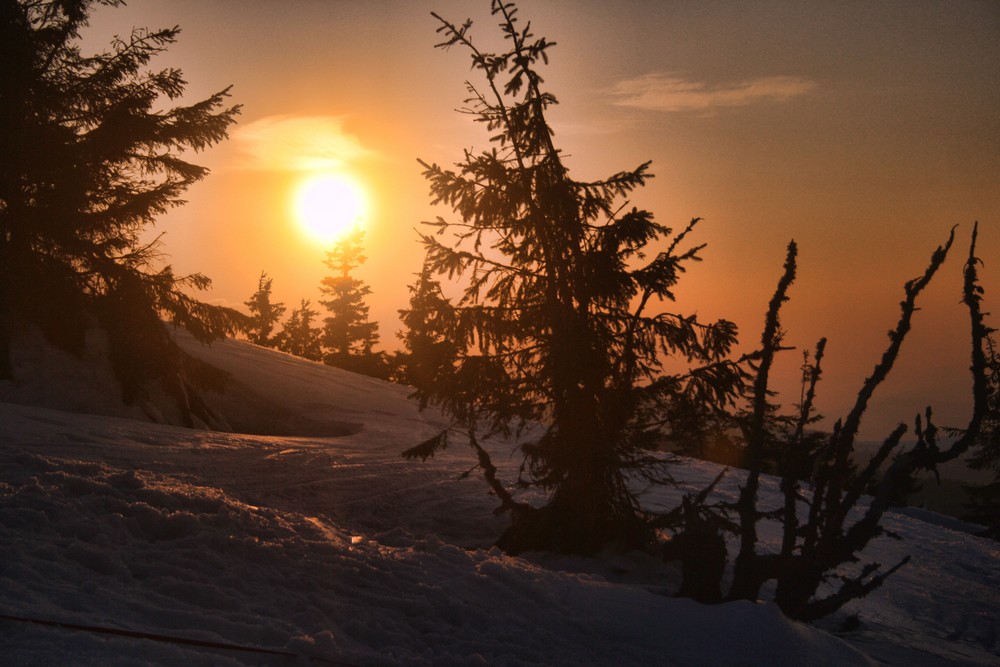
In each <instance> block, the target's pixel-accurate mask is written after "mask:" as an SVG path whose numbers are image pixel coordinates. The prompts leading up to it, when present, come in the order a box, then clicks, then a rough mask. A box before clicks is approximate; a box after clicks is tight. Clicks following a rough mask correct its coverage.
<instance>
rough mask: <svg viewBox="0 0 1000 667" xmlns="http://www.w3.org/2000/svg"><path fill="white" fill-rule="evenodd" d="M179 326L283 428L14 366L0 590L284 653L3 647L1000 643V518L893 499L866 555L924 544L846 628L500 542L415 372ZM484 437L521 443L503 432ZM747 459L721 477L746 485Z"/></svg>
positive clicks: (306, 655) (57, 640)
mask: <svg viewBox="0 0 1000 667" xmlns="http://www.w3.org/2000/svg"><path fill="white" fill-rule="evenodd" d="M180 338H181V341H182V343H183V344H184V345H185V346H187V347H188V348H189V349H190V350H191V351H192V352H193V353H195V354H198V355H200V356H203V357H205V358H206V359H209V360H210V361H212V362H213V363H215V364H217V365H219V366H220V367H222V368H224V369H226V370H228V371H229V372H231V373H233V375H234V376H235V378H236V379H237V385H236V388H235V390H234V391H233V393H232V394H231V395H229V397H228V398H225V399H221V400H226V401H229V404H228V410H229V414H230V415H232V416H233V418H232V419H231V423H233V424H242V425H243V426H244V427H245V428H247V429H248V430H255V431H256V432H258V433H269V435H243V434H232V433H219V432H208V431H199V430H192V429H184V428H179V427H174V426H168V425H162V424H150V423H147V422H142V421H137V420H132V419H127V418H123V417H121V416H96V415H88V414H80V413H81V412H87V411H89V410H92V411H97V412H104V413H105V414H107V413H108V412H113V410H118V408H113V410H112V408H109V407H108V406H109V405H110V403H109V402H108V399H107V394H106V392H101V391H92V392H87V393H75V394H74V395H73V396H72V397H69V398H67V397H65V396H63V397H60V396H59V394H60V393H65V390H66V388H67V386H69V384H64V385H59V384H58V383H53V382H52V381H51V379H50V380H48V381H47V382H48V384H47V385H46V384H45V383H39V382H35V383H34V384H32V383H26V384H25V385H24V386H27V387H28V388H29V389H30V392H27V391H22V392H20V394H19V393H18V387H16V386H11V383H7V384H6V386H3V387H0V395H2V396H4V397H5V398H7V400H11V397H17V396H20V397H21V398H22V400H20V401H19V402H29V403H35V404H36V405H46V406H49V407H46V408H40V407H34V406H31V405H15V404H13V403H0V434H2V442H0V614H2V615H4V616H6V617H22V618H31V619H38V620H46V621H53V622H59V623H63V624H72V625H78V626H93V627H99V628H109V629H117V630H125V631H132V632H141V633H149V634H151V635H157V636H161V637H163V636H167V637H175V638H179V639H184V640H193V641H203V642H209V643H213V644H220V645H221V644H225V645H236V646H243V647H255V648H258V649H264V650H268V651H271V653H254V652H249V651H241V650H236V649H233V648H220V647H218V646H214V647H209V646H195V645H191V644H189V643H188V644H185V643H175V642H168V641H154V640H152V639H148V638H139V637H128V636H120V635H112V634H106V633H98V632H92V631H84V630H80V629H70V628H67V627H53V626H46V625H39V624H36V623H27V622H23V621H13V620H0V663H2V664H5V665H66V664H73V665H135V664H153V665H302V664H315V665H325V664H338V665H706V666H707V665H734V666H735V665H778V666H781V665H806V664H808V665H871V664H893V665H897V664H898V665H987V664H996V662H997V660H998V656H997V651H998V648H1000V643H998V637H997V620H996V619H997V618H998V614H1000V596H998V595H997V591H998V590H1000V570H998V568H997V564H998V562H1000V550H998V545H997V544H996V543H994V542H988V541H984V540H980V539H977V538H974V537H971V536H969V535H967V534H965V533H962V532H957V531H952V530H948V529H946V528H943V527H940V526H935V525H932V524H931V523H928V522H926V521H921V520H919V518H915V517H910V516H903V515H890V516H888V518H887V522H886V523H887V526H888V528H889V529H890V530H892V531H893V532H895V533H897V534H899V535H900V536H901V538H902V539H901V540H898V541H894V540H888V539H885V540H880V541H879V542H878V543H876V544H874V545H872V547H871V548H870V550H869V552H866V553H865V554H864V555H865V556H866V557H867V558H868V559H872V560H877V561H879V562H882V563H884V564H887V565H891V564H892V563H895V562H897V561H898V560H899V559H900V558H902V557H903V556H904V555H906V554H911V555H912V556H913V561H912V562H911V564H910V565H908V566H907V567H905V568H903V569H902V570H900V572H898V573H897V574H896V575H894V576H893V577H891V578H890V579H889V580H888V582H887V583H886V585H885V586H884V587H883V588H882V589H880V590H879V591H876V592H875V593H874V594H872V595H871V596H869V597H868V598H866V599H865V600H861V601H857V602H855V603H853V604H852V606H851V607H850V608H849V609H846V610H844V612H843V613H842V614H840V615H839V616H838V617H836V618H833V619H829V622H828V623H827V624H826V625H825V626H824V627H825V628H826V629H827V630H831V631H832V630H833V629H836V628H837V627H838V626H839V625H840V624H841V623H842V622H843V620H844V619H845V618H846V617H847V615H849V614H853V613H859V614H860V626H859V628H858V629H855V630H853V631H851V632H849V633H844V634H842V635H841V636H839V637H838V636H835V635H834V634H833V633H832V632H828V631H827V630H824V629H821V628H814V627H809V626H806V625H802V624H799V623H794V622H791V621H788V620H787V619H785V618H783V617H782V616H781V614H780V613H779V612H778V611H777V610H776V608H775V607H774V606H773V605H770V604H749V603H734V604H725V605H717V606H704V605H699V604H696V603H693V602H691V601H689V600H683V599H676V598H672V597H670V596H669V592H670V591H672V590H673V589H674V588H676V585H677V583H678V581H677V577H678V575H677V571H676V569H675V568H674V567H673V566H671V565H664V564H662V563H660V562H658V561H656V560H655V559H652V558H650V557H648V556H643V555H641V554H615V553H607V554H603V555H602V556H601V557H598V558H557V557H553V556H544V555H529V556H527V557H523V558H513V557H509V556H506V555H504V554H502V553H501V552H500V551H498V550H497V549H495V548H491V547H490V544H491V541H492V539H494V538H495V537H496V536H497V535H498V534H499V531H500V530H501V529H502V526H503V519H502V518H501V519H498V518H495V517H493V516H492V513H491V512H492V508H493V502H492V499H491V498H490V497H489V496H488V495H487V493H486V491H485V487H484V485H483V483H482V482H481V480H479V479H478V477H477V476H476V475H475V474H473V475H471V476H470V477H469V478H467V479H459V478H460V476H461V474H462V473H463V472H465V471H467V470H469V469H470V468H471V467H472V466H473V464H474V460H473V458H472V457H471V456H470V454H469V452H468V451H466V449H465V448H464V447H462V446H461V444H460V443H457V442H456V443H455V444H454V445H452V447H451V448H450V449H449V450H447V451H446V452H444V453H443V454H440V455H439V456H438V457H437V458H436V459H432V460H431V461H428V462H427V463H423V464H421V463H413V462H408V461H405V460H403V459H402V458H401V457H400V454H399V453H400V451H402V450H403V449H405V448H407V447H409V446H412V445H414V444H416V443H417V442H419V441H420V440H422V439H424V438H426V437H428V436H429V435H432V434H433V433H435V432H436V431H437V430H439V429H440V428H441V427H442V426H443V425H444V424H445V423H446V422H445V421H444V419H443V418H442V417H441V416H440V415H437V414H435V413H433V412H431V411H425V412H420V411H418V410H417V408H416V406H415V405H414V404H413V402H411V401H409V400H408V399H407V398H406V396H407V390H406V389H405V388H403V387H398V386H394V385H391V384H387V383H383V382H379V381H377V380H373V379H370V378H365V377H362V376H358V375H354V374H351V373H348V372H345V371H341V370H338V369H334V368H329V367H326V366H323V365H320V364H314V363H311V362H308V361H303V360H299V359H296V358H293V357H290V356H288V355H284V354H281V353H278V352H273V351H270V350H264V349H261V348H257V347H254V346H251V345H248V344H244V343H238V342H233V341H227V342H223V343H217V344H215V345H214V346H212V347H211V348H202V347H199V346H197V345H196V344H194V343H193V342H192V341H190V340H189V339H188V338H187V337H185V336H180ZM84 376H86V377H93V378H97V377H100V378H101V380H102V381H104V379H105V378H104V376H102V375H101V374H100V373H99V372H97V374H96V375H93V374H91V375H87V373H84ZM76 377H77V378H78V379H79V377H80V374H79V372H77V375H76ZM0 384H3V383H0ZM28 393H30V394H31V397H30V400H23V397H24V396H25V395H27V394H28ZM91 397H92V398H93V400H94V402H95V403H100V405H88V400H89V399H90V398H91ZM54 407H55V408H59V409H53V408H54ZM67 409H70V410H75V411H76V412H77V413H76V414H74V413H70V412H65V411H63V410H67ZM119 414H120V413H119ZM296 429H301V431H300V432H299V433H298V434H296ZM303 433H304V434H306V436H305V437H302V434H303ZM490 446H491V447H493V449H494V456H495V458H496V459H497V461H498V462H501V463H503V464H504V465H506V466H508V467H510V468H512V467H515V466H516V464H517V460H516V458H515V457H513V456H510V451H511V445H510V444H509V443H503V442H492V443H490ZM717 470H718V469H717V467H715V466H713V465H710V464H706V463H701V462H689V463H687V464H685V465H683V466H681V467H680V468H679V469H678V471H677V476H678V478H679V479H680V480H681V487H680V488H679V489H670V490H660V491H658V492H657V495H655V496H653V497H651V498H649V499H648V502H649V503H650V505H651V506H656V505H660V506H670V505H671V504H673V503H676V502H677V500H678V498H679V497H680V495H681V494H682V493H684V492H686V491H689V490H694V489H699V488H701V487H702V486H704V485H705V484H706V483H707V482H708V481H709V480H711V479H712V478H713V477H714V475H715V474H717ZM737 483H738V479H737V478H736V477H731V478H730V479H728V480H727V481H726V482H725V483H724V484H723V485H722V488H720V490H719V493H720V494H728V495H732V494H735V492H736V485H737ZM774 492H775V486H774V485H773V484H772V485H771V486H769V487H766V489H765V493H774ZM772 532H773V531H772ZM765 539H771V540H776V539H777V534H776V533H774V534H773V535H770V536H768V534H767V533H766V531H765Z"/></svg>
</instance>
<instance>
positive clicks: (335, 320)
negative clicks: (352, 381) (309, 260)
mask: <svg viewBox="0 0 1000 667" xmlns="http://www.w3.org/2000/svg"><path fill="white" fill-rule="evenodd" d="M363 241H364V232H363V231H361V230H355V231H353V232H351V233H350V234H349V235H347V236H345V237H344V238H343V239H342V240H340V241H339V242H338V243H337V244H336V245H335V246H334V248H333V250H331V251H329V252H327V254H326V260H325V261H324V263H325V264H326V266H327V267H328V268H329V269H330V270H331V271H333V275H330V276H326V277H324V278H323V280H322V281H321V282H320V288H319V290H320V292H321V293H323V294H324V295H326V296H328V297H329V298H328V299H326V300H321V301H320V303H321V304H322V305H323V307H324V308H326V309H327V311H329V313H330V315H329V316H328V317H326V318H325V319H324V320H323V336H322V339H321V343H322V346H323V352H324V354H323V360H324V361H325V362H326V363H328V364H330V365H332V366H340V367H342V368H348V369H350V370H359V369H360V368H362V367H363V366H364V365H365V363H366V362H371V361H372V360H373V359H374V358H375V357H376V354H375V353H374V351H373V350H374V347H375V345H377V344H378V340H379V335H378V323H377V322H370V321H369V320H368V304H367V303H365V298H366V297H367V296H368V295H369V294H371V288H370V287H369V286H368V285H367V284H366V283H365V282H364V281H363V280H360V279H358V278H355V277H354V276H353V275H352V273H353V272H354V271H355V270H356V269H358V268H359V267H360V266H362V265H363V264H364V263H365V260H366V259H367V258H366V257H365V256H364V254H363Z"/></svg>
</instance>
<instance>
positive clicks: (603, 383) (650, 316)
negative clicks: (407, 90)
mask: <svg viewBox="0 0 1000 667" xmlns="http://www.w3.org/2000/svg"><path fill="white" fill-rule="evenodd" d="M492 11H493V14H494V15H495V16H497V17H498V18H499V20H500V27H501V30H502V33H503V37H504V39H505V41H506V46H505V49H506V50H505V51H503V52H500V53H490V52H483V51H480V50H479V49H478V48H477V47H476V46H475V45H474V44H473V42H472V41H471V40H470V38H469V29H470V26H471V22H468V21H467V22H466V23H465V24H464V25H461V26H457V25H455V24H452V23H450V22H448V21H446V20H444V19H441V18H440V17H438V16H437V15H436V14H435V15H434V16H435V17H436V18H438V20H439V21H440V27H439V29H438V30H439V32H440V33H442V34H443V42H442V43H441V44H439V45H438V46H440V47H442V48H450V47H453V46H460V47H463V48H464V49H466V50H467V51H468V53H469V54H470V57H471V60H472V67H473V69H474V70H476V71H477V72H478V73H479V74H481V75H482V76H483V78H484V79H485V86H484V87H483V88H478V87H476V86H474V85H472V84H468V89H469V91H470V98H469V99H468V101H467V104H468V106H467V108H466V109H464V111H465V112H466V113H468V114H469V115H471V116H472V117H473V118H474V119H475V120H477V121H479V122H481V123H482V124H483V125H484V126H485V128H486V129H487V131H488V132H489V133H490V138H491V139H490V140H491V142H492V147H491V148H490V149H488V150H485V151H483V152H481V153H473V152H471V151H466V152H465V154H464V157H463V158H462V161H461V162H460V163H459V164H458V165H457V169H449V168H446V167H441V166H439V165H437V164H430V163H425V162H422V161H421V164H422V165H423V167H424V176H425V177H426V178H427V179H428V181H429V183H430V192H431V197H432V200H433V203H435V204H446V205H448V206H450V207H451V208H452V209H453V210H454V212H455V213H456V215H457V220H455V221H447V220H445V219H443V218H438V219H437V221H436V222H432V223H429V224H430V225H432V226H433V227H435V228H436V231H437V234H427V235H424V236H423V243H424V245H425V247H426V267H427V269H426V270H427V271H428V272H429V274H432V275H445V276H447V277H448V278H449V279H456V280H461V281H462V284H463V286H464V289H463V290H462V292H461V294H460V296H459V297H458V298H457V299H456V300H455V301H454V303H450V304H447V303H445V302H443V301H440V300H437V301H435V302H434V304H433V308H434V309H435V312H434V313H433V315H434V318H435V319H434V320H431V319H430V318H427V321H434V322H435V324H434V326H435V328H436V331H435V332H434V333H435V334H440V335H441V336H443V337H444V338H445V339H447V340H448V341H450V342H451V343H452V344H454V345H455V347H456V351H457V358H456V359H455V361H454V362H453V368H452V379H451V381H449V382H441V381H440V377H441V374H439V373H436V372H435V373H433V374H432V375H431V376H430V377H429V378H427V380H426V383H425V381H421V383H420V384H419V385H418V387H417V389H418V395H419V396H420V397H421V398H422V399H423V400H426V401H431V402H434V403H437V404H440V405H441V406H442V407H443V408H444V409H445V410H447V411H448V412H449V413H451V414H452V415H454V416H455V417H456V419H457V420H459V421H460V422H461V423H462V424H463V425H464V427H465V428H466V429H467V431H468V433H469V435H470V442H471V444H472V446H473V448H474V449H476V451H477V454H478V456H479V457H480V465H481V467H482V469H483V472H484V476H485V477H486V479H487V481H488V483H489V484H490V485H491V488H492V489H493V491H494V493H496V494H497V496H498V497H499V499H500V501H501V503H502V505H501V508H502V509H504V510H508V511H510V512H511V515H512V524H511V527H510V528H509V529H508V530H507V531H506V533H505V534H504V536H503V537H502V538H501V540H500V544H501V546H502V547H503V548H505V549H507V550H509V551H515V552H516V551H519V550H522V549H529V548H544V549H554V550H563V551H591V550H594V549H598V548H600V546H601V545H602V544H604V543H606V542H608V541H611V540H616V541H621V542H626V543H630V544H635V543H636V542H638V541H641V540H644V539H646V537H647V536H648V533H647V531H646V524H645V523H644V518H643V517H642V516H641V513H640V512H639V510H638V505H637V500H636V496H635V492H634V487H630V486H629V477H630V476H631V477H632V478H633V479H634V478H636V477H640V478H641V477H642V476H646V477H647V478H649V479H654V480H662V479H663V478H664V477H665V476H666V475H667V472H666V470H665V468H664V464H663V459H662V458H659V457H652V456H649V451H648V449H647V447H649V446H651V445H653V444H655V442H656V437H657V434H658V431H659V429H658V427H659V426H661V425H663V409H664V406H665V405H667V404H669V403H670V402H671V401H673V400H675V399H677V398H678V397H679V396H682V395H683V396H685V398H687V399H688V400H691V401H703V402H704V401H707V402H713V401H721V402H724V401H726V400H728V399H729V398H731V397H732V396H733V393H734V392H735V391H736V390H737V388H738V386H739V382H740V379H741V376H740V371H739V369H738V368H737V367H736V366H735V365H733V364H730V363H728V362H726V361H725V358H726V357H727V355H728V353H729V351H730V347H731V345H732V344H733V343H734V340H735V333H736V331H735V326H734V325H733V324H731V323H730V322H726V321H720V322H716V323H712V324H703V323H700V322H698V321H697V319H696V318H695V317H694V316H686V315H680V314H675V313H670V312H664V311H662V310H660V307H661V306H662V305H663V303H664V302H666V301H670V300H671V299H672V298H673V294H672V289H673V288H674V286H675V285H676V283H677V281H678V278H679V276H680V273H681V272H682V271H683V270H684V266H685V264H687V263H688V262H692V261H696V260H697V259H698V253H699V251H700V250H701V247H702V246H696V247H693V248H689V249H682V244H683V242H684V241H686V237H687V234H688V232H690V230H691V228H692V227H693V226H694V224H695V223H696V222H697V220H695V221H692V223H691V225H689V226H688V227H687V228H685V229H684V230H683V231H681V232H680V233H679V234H674V233H673V232H672V231H671V230H670V229H668V228H667V227H664V226H663V225H661V224H658V223H657V222H655V221H654V220H653V216H652V214H651V213H649V212H648V211H644V210H641V209H638V208H635V207H630V206H628V205H627V202H623V201H622V200H623V198H625V197H627V196H628V195H629V193H631V192H632V191H633V190H634V189H636V188H638V187H639V186H641V185H643V184H645V182H646V180H647V179H648V178H650V173H649V169H648V167H649V165H648V163H647V164H643V165H640V166H639V167H638V168H636V169H634V170H632V171H625V172H620V173H617V174H614V175H612V176H610V177H609V178H606V179H603V180H598V181H579V180H575V179H574V178H573V177H572V176H571V175H570V173H569V170H568V169H567V167H566V165H565V163H564V161H563V156H562V154H561V152H560V151H559V149H557V148H556V146H555V144H554V143H553V133H552V130H551V128H550V126H549V124H548V121H547V119H546V113H547V111H548V109H549V108H550V107H551V106H552V105H554V104H555V103H556V99H555V97H554V96H553V95H552V94H551V93H548V92H546V91H545V90H544V89H543V87H542V77H541V75H540V74H539V71H538V69H537V68H538V67H539V66H540V65H541V64H542V63H543V62H547V59H548V53H549V49H550V47H551V46H552V45H553V43H552V42H550V41H548V40H547V39H545V38H544V37H542V38H537V39H536V38H535V37H534V35H532V33H531V30H530V25H525V26H522V25H521V24H520V23H519V22H518V19H517V10H516V8H515V7H514V5H513V4H512V3H509V2H504V1H502V0H494V2H493V3H492ZM413 312H414V313H415V314H414V316H415V317H425V315H422V314H420V313H419V310H417V309H414V311H413ZM670 356H680V357H681V358H686V359H689V360H692V361H694V362H696V364H699V365H702V366H701V367H700V368H699V369H698V370H696V371H693V372H691V373H688V374H684V375H683V376H680V375H669V374H666V373H665V372H664V371H663V366H662V364H663V361H664V359H665V358H667V357H670ZM536 420H537V421H539V422H541V423H543V424H545V430H544V433H543V435H541V437H539V438H537V439H534V440H530V441H522V442H521V445H520V449H521V451H522V452H523V454H524V456H525V460H524V466H523V473H522V476H521V479H520V480H519V484H520V485H522V486H537V487H541V488H542V489H545V490H546V491H548V492H549V495H548V501H547V504H546V505H545V506H544V507H543V508H539V509H536V508H533V507H531V506H529V505H527V504H526V503H524V502H520V501H518V500H517V499H515V498H514V497H513V495H512V494H511V492H510V488H509V487H508V486H507V485H506V484H504V483H503V482H502V481H501V480H499V479H498V477H497V475H496V469H495V468H494V467H493V465H492V463H491V462H490V460H489V457H488V456H487V455H486V452H485V450H483V449H482V448H481V447H480V446H479V444H478V438H479V437H482V436H483V435H484V434H489V433H493V432H510V431H512V430H514V429H516V428H517V426H518V425H519V424H523V423H525V422H529V421H532V422H533V421H536ZM444 440H445V438H444V436H441V437H439V438H437V439H435V440H434V442H428V443H425V445H426V446H424V447H418V448H414V449H413V450H410V451H409V452H408V454H409V455H411V456H412V455H416V456H426V455H429V454H430V453H431V452H432V451H433V449H434V446H436V445H437V446H439V445H441V444H443V443H444Z"/></svg>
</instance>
